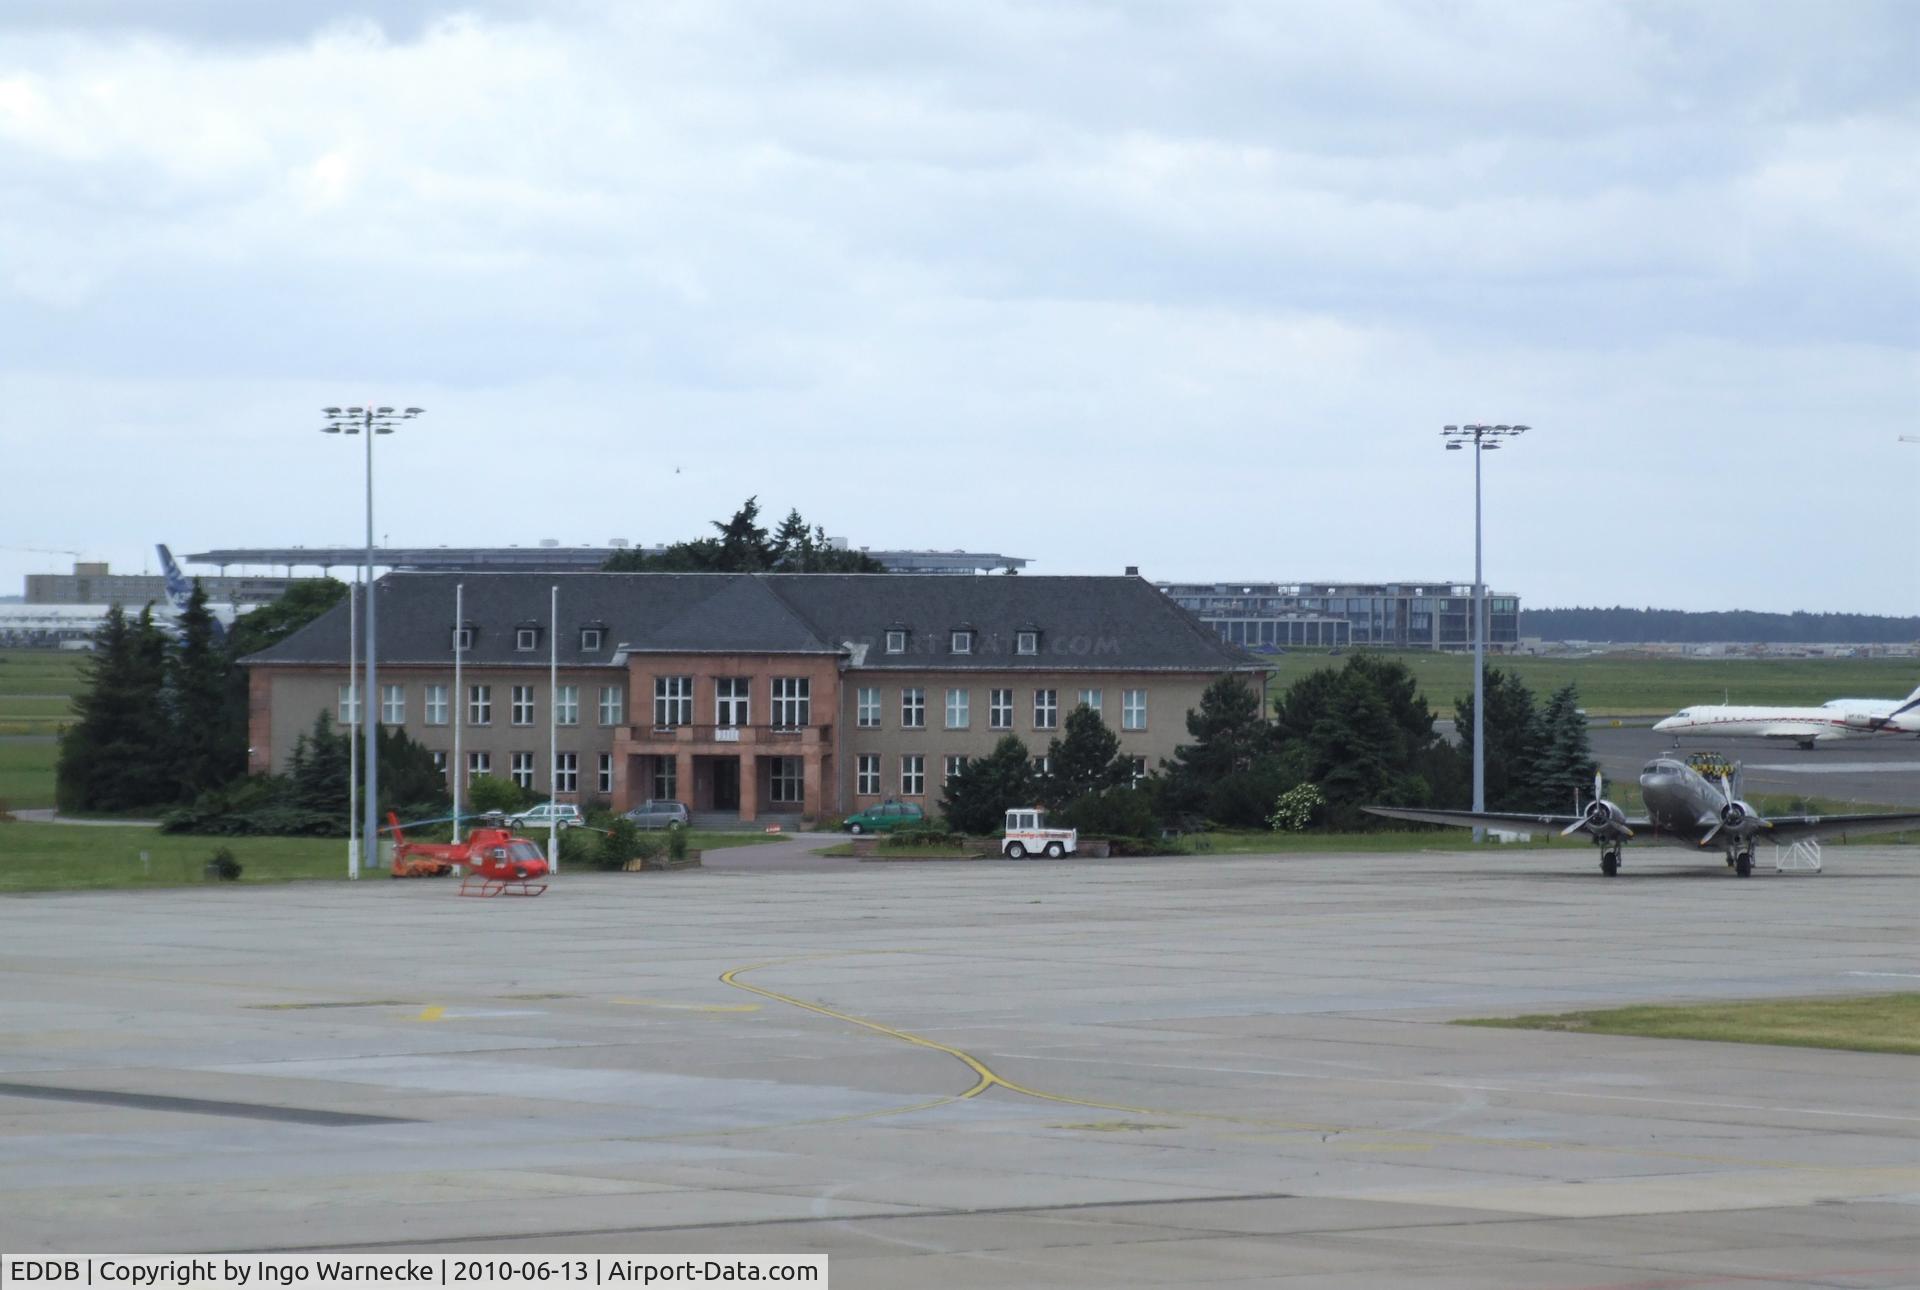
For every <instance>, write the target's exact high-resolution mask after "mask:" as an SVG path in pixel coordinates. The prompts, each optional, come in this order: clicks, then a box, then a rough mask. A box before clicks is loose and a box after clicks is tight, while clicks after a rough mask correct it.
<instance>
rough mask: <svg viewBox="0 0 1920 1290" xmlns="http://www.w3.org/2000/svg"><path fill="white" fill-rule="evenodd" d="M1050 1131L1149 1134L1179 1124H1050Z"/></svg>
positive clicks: (1130, 1121) (1128, 1122)
mask: <svg viewBox="0 0 1920 1290" xmlns="http://www.w3.org/2000/svg"><path fill="white" fill-rule="evenodd" d="M1047 1127H1048V1128H1049V1129H1072V1130H1074V1131H1076V1132H1079V1133H1148V1132H1151V1131H1153V1130H1155V1129H1177V1128H1179V1127H1180V1126H1179V1125H1177V1124H1141V1123H1139V1122H1138V1121H1135V1120H1096V1121H1095V1122H1093V1123H1092V1124H1049V1125H1048V1126H1047Z"/></svg>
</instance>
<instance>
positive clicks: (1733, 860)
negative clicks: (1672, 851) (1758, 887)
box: [1366, 757, 1920, 878]
mask: <svg viewBox="0 0 1920 1290" xmlns="http://www.w3.org/2000/svg"><path fill="white" fill-rule="evenodd" d="M1704 764H1706V765H1707V768H1708V770H1709V771H1710V772H1713V771H1717V772H1718V783H1716V782H1715V781H1714V780H1712V779H1709V778H1707V776H1706V775H1704V774H1702V773H1701V772H1700V770H1699V769H1696V768H1695V767H1694V766H1692V765H1689V764H1688V763H1687V762H1684V761H1681V760H1679V759H1677V758H1673V757H1656V758H1654V759H1653V760H1652V761H1650V762H1648V763H1647V764H1646V766H1644V767H1643V768H1642V769H1641V771H1640V795H1641V797H1642V798H1643V799H1644V800H1645V802H1646V804H1647V813H1646V814H1645V815H1643V816H1636V817H1633V818H1629V817H1628V816H1627V814H1626V812H1625V811H1622V810H1621V809H1620V808H1619V807H1618V806H1615V805H1614V804H1613V803H1612V802H1609V801H1607V800H1606V798H1604V797H1602V796H1601V788H1602V784H1601V780H1600V776H1598V775H1595V776H1594V777H1593V789H1594V793H1593V798H1594V800H1593V801H1592V802H1591V803H1590V804H1589V805H1588V806H1587V808H1586V810H1585V811H1583V812H1581V813H1580V814H1579V815H1541V814H1528V813H1525V812H1519V811H1429V810H1416V809H1412V808H1408V807H1400V806H1369V807H1367V808H1366V810H1367V813H1368V814H1370V815H1381V816H1385V817H1387V818H1388V819H1393V820H1416V821H1419V822H1420V823H1423V824H1452V825H1458V826H1460V827H1463V828H1474V827H1481V826H1486V825H1494V826H1496V827H1497V826H1503V825H1504V826H1506V827H1508V828H1513V827H1519V826H1526V825H1532V826H1534V827H1536V828H1537V827H1539V826H1541V825H1545V826H1547V827H1549V828H1558V829H1559V830H1560V835H1561V836H1562V837H1570V836H1571V835H1573V834H1575V833H1582V832H1584V833H1585V834H1587V836H1589V837H1590V838H1592V839H1593V843H1594V845H1595V846H1597V847H1599V848H1600V872H1601V873H1603V874H1605V875H1607V877H1609V878H1611V877H1613V876H1614V875H1615V874H1617V873H1619V872H1620V853H1621V852H1622V851H1623V850H1624V849H1625V847H1626V844H1627V843H1628V842H1629V841H1639V842H1658V843H1663V844H1665V845H1668V846H1683V847H1692V848H1693V849H1694V850H1696V851H1699V850H1703V849H1705V848H1707V847H1718V848H1719V849H1721V850H1722V851H1723V852H1724V853H1725V854H1726V857H1727V867H1728V868H1730V869H1732V870H1733V871H1734V873H1736V874H1738V875H1739V876H1740V877H1742V878H1747V877H1751V876H1752V874H1753V850H1754V847H1755V846H1757V845H1758V844H1759V842H1760V840H1761V839H1762V838H1765V839H1766V840H1767V841H1770V842H1774V843H1777V844H1779V845H1781V846H1787V845H1791V844H1792V843H1795V842H1809V841H1818V840H1820V839H1821V838H1832V837H1840V836H1842V835H1859V834H1871V833H1898V832H1901V831H1903V830H1906V829H1916V828H1920V811H1902V812H1899V813H1897V814H1884V815H1775V816H1771V817H1769V816H1764V815H1762V814H1761V813H1760V812H1758V811H1756V810H1754V808H1753V807H1751V806H1749V805H1748V804H1747V803H1746V802H1743V801H1741V800H1740V798H1739V797H1738V796H1737V795H1736V794H1735V790H1734V787H1733V784H1732V782H1731V779H1730V777H1729V772H1730V771H1731V770H1733V769H1734V768H1733V767H1729V766H1728V765H1727V764H1726V763H1724V762H1721V761H1718V760H1717V759H1715V760H1712V761H1710V762H1705V763H1704Z"/></svg>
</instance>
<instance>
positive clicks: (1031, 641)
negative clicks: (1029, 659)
mask: <svg viewBox="0 0 1920 1290" xmlns="http://www.w3.org/2000/svg"><path fill="white" fill-rule="evenodd" d="M1013 652H1014V653H1016V654H1038V653H1039V652H1040V633H1039V632H1037V631H1035V630H1033V629H1032V628H1030V627H1028V628H1022V629H1021V630H1020V631H1017V632H1015V633H1014V634H1013Z"/></svg>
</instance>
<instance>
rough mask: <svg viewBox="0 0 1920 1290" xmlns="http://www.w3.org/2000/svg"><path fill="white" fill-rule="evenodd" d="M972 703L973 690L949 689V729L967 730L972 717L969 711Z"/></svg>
mask: <svg viewBox="0 0 1920 1290" xmlns="http://www.w3.org/2000/svg"><path fill="white" fill-rule="evenodd" d="M972 705H973V692H972V691H971V690H948V691H947V729H949V730H965V729H966V728H967V723H968V722H969V721H970V720H971V717H972V714H971V713H970V712H969V709H970V708H971V707H972Z"/></svg>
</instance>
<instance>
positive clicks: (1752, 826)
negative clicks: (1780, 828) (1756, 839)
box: [1720, 801, 1766, 836]
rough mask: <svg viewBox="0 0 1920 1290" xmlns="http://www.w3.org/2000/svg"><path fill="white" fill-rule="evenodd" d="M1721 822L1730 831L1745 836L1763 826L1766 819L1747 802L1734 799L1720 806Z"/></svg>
mask: <svg viewBox="0 0 1920 1290" xmlns="http://www.w3.org/2000/svg"><path fill="white" fill-rule="evenodd" d="M1720 824H1721V826H1722V827H1723V828H1725V829H1726V830H1727V831H1728V832H1729V833H1734V834H1739V835H1742V836H1744V835H1746V834H1748V833H1753V832H1757V831H1758V830H1759V829H1761V828H1763V827H1764V826H1765V824H1766V821H1765V820H1763V819H1761V817H1760V813H1759V812H1758V811H1756V810H1754V809H1753V808H1752V807H1751V806H1748V805H1747V804H1746V803H1745V802H1740V801H1734V802H1728V803H1727V804H1726V805H1725V806H1723V807H1721V808H1720Z"/></svg>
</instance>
